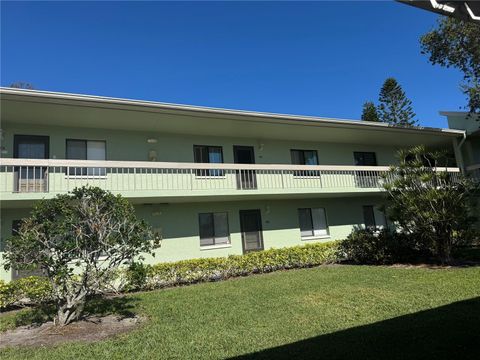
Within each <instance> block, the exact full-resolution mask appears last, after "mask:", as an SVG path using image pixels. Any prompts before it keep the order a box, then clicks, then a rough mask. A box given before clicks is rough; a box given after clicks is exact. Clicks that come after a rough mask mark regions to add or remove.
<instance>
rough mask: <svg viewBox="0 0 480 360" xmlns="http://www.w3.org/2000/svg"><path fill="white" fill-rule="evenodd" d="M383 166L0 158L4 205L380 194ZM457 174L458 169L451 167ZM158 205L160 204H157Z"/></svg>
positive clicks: (385, 170) (0, 178)
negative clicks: (69, 196)
mask: <svg viewBox="0 0 480 360" xmlns="http://www.w3.org/2000/svg"><path fill="white" fill-rule="evenodd" d="M387 171H388V167H384V166H324V165H320V166H303V165H302V166H299V165H283V164H211V163H208V164H207V163H168V162H135V161H91V160H89V161H84V160H57V159H48V160H43V159H42V160H41V159H10V158H9V159H7V158H4V159H0V196H1V199H2V201H8V202H10V201H16V200H37V199H41V198H49V197H53V196H55V195H57V194H61V193H66V192H68V191H70V190H73V189H74V188H76V187H79V186H83V185H91V186H98V187H100V188H102V189H105V190H110V191H112V192H113V193H118V194H121V195H123V196H125V197H127V198H135V199H139V201H143V202H154V201H153V199H154V198H158V199H161V201H162V202H166V201H189V200H193V198H194V197H199V198H205V197H209V198H213V199H218V200H221V197H222V196H223V197H226V198H228V199H230V198H234V197H235V196H237V197H239V198H248V196H249V195H250V196H255V197H258V195H263V196H264V197H281V196H298V195H302V194H303V195H309V194H312V195H313V194H315V195H317V196H349V195H361V194H366V193H379V192H381V191H383V190H382V182H383V181H384V180H383V176H384V175H385V174H386V173H387ZM447 171H449V172H452V174H454V175H455V174H458V173H459V169H458V168H448V169H447ZM157 201H158V200H157Z"/></svg>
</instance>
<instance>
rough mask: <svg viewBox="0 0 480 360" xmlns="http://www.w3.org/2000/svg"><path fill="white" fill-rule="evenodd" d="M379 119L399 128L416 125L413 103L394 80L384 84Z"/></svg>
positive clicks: (388, 80) (380, 99)
mask: <svg viewBox="0 0 480 360" xmlns="http://www.w3.org/2000/svg"><path fill="white" fill-rule="evenodd" d="M379 103H380V104H379V105H378V117H379V118H380V121H382V122H385V123H388V124H391V125H399V126H413V125H415V124H416V122H417V121H416V120H415V119H414V118H415V113H414V112H413V109H412V102H411V101H410V100H409V99H408V98H407V97H406V95H405V92H404V91H403V89H402V87H401V86H400V84H399V83H398V82H397V80H395V79H394V78H388V79H386V80H385V82H384V83H383V86H382V88H381V90H380V95H379Z"/></svg>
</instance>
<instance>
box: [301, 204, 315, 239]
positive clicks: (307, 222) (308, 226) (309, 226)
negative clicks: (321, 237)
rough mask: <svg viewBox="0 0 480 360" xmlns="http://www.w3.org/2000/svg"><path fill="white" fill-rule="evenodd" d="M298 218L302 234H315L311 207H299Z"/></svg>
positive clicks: (303, 235)
mask: <svg viewBox="0 0 480 360" xmlns="http://www.w3.org/2000/svg"><path fill="white" fill-rule="evenodd" d="M298 218H299V223H300V234H301V236H302V237H305V236H313V222H312V211H311V210H310V209H298Z"/></svg>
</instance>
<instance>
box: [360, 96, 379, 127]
mask: <svg viewBox="0 0 480 360" xmlns="http://www.w3.org/2000/svg"><path fill="white" fill-rule="evenodd" d="M362 120H363V121H373V122H379V121H380V119H379V117H378V112H377V107H376V106H375V104H374V103H373V102H371V101H367V102H365V103H364V104H363V109H362Z"/></svg>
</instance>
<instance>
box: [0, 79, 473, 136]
mask: <svg viewBox="0 0 480 360" xmlns="http://www.w3.org/2000/svg"><path fill="white" fill-rule="evenodd" d="M2 95H13V96H15V95H17V96H25V97H36V98H43V99H45V98H48V99H51V100H53V102H54V103H61V102H64V101H65V100H67V101H68V100H70V101H83V102H90V103H98V104H107V105H116V106H133V107H143V108H149V109H155V110H160V111H161V110H167V111H168V110H173V111H183V112H194V113H197V114H198V113H202V115H207V116H209V115H210V116H212V115H213V116H225V115H228V116H233V117H243V118H246V117H251V118H261V119H263V120H270V121H272V120H277V121H278V120H281V121H284V122H286V123H290V124H299V122H300V121H302V122H306V123H310V124H315V125H321V126H331V127H343V128H357V129H358V128H369V129H371V130H380V131H383V130H387V131H397V132H408V133H417V134H419V133H420V134H429V135H440V136H442V135H444V136H454V137H457V136H462V135H463V133H464V131H463V130H456V129H442V128H430V127H419V128H418V127H417V128H403V127H395V126H392V125H389V124H385V123H377V122H368V121H360V120H351V119H332V118H321V117H314V116H305V115H291V114H277V113H268V112H255V111H246V110H231V109H222V108H213V107H203V106H193V105H183V104H172V103H162V102H155V101H145V100H133V99H123V98H113V97H104V96H97V95H84V94H72V93H60V92H52V91H39V90H27V89H15V88H5V87H0V98H2V97H3V96H2ZM68 105H71V104H68Z"/></svg>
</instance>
